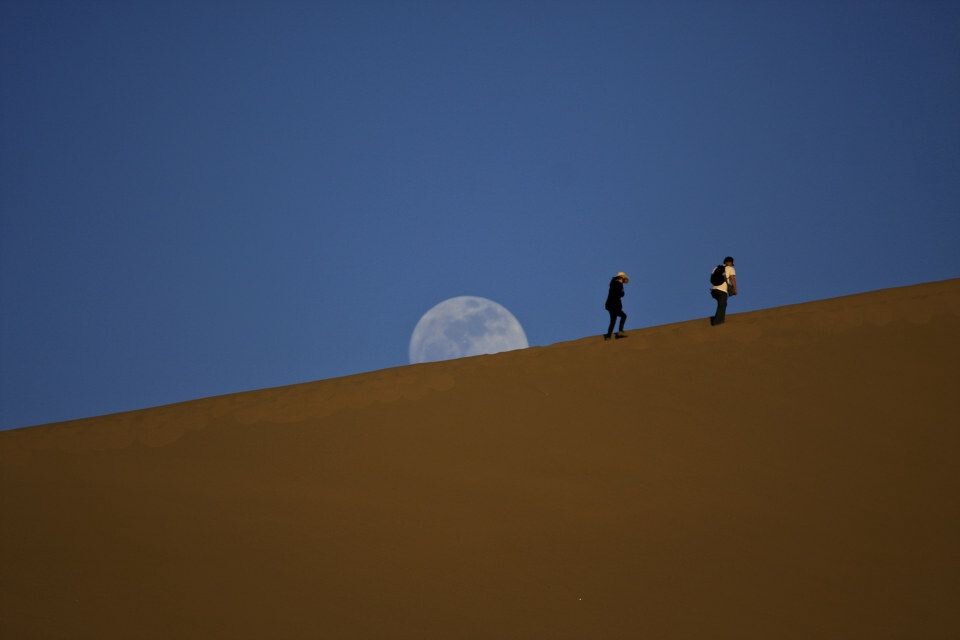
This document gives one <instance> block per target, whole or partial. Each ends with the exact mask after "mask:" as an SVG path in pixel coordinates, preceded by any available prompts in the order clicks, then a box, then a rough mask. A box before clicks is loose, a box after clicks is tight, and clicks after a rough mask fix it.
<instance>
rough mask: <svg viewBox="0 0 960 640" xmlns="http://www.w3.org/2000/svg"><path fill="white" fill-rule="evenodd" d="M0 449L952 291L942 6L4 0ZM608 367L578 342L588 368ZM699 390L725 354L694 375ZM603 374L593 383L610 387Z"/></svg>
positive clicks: (952, 202) (953, 27)
mask: <svg viewBox="0 0 960 640" xmlns="http://www.w3.org/2000/svg"><path fill="white" fill-rule="evenodd" d="M0 55H2V60H0V63H2V77H0V92H2V93H0V154H2V156H0V225H2V226H0V339H2V346H0V427H6V428H9V427H18V426H25V425H30V424H37V423H43V422H50V421H57V420H64V419H70V418H77V417H83V416H89V415H98V414H103V413H109V412H114V411H120V410H126V409H135V408H142V407H147V406H153V405H158V404H165V403H170V402H175V401H180V400H186V399H190V398H196V397H203V396H209V395H216V394H222V393H229V392H235V391H243V390H248V389H254V388H262V387H269V386H277V385H283V384H291V383H296V382H303V381H308V380H316V379H322V378H329V377H334V376H340V375H344V374H349V373H356V372H362V371H369V370H374V369H380V368H385V367H392V366H398V365H403V364H405V363H406V357H407V344H408V340H409V337H410V334H411V332H412V330H413V327H414V326H415V325H416V323H417V320H418V319H419V318H420V316H421V315H422V314H423V313H424V312H426V311H427V310H428V309H429V308H430V307H432V306H433V305H435V304H437V303H438V302H440V301H442V300H444V299H446V298H450V297H453V296H459V295H476V296H483V297H487V298H490V299H492V300H495V301H497V302H499V303H500V304H502V305H504V306H505V307H507V308H508V309H509V310H510V311H511V312H512V313H513V314H514V315H515V316H516V317H517V319H518V320H519V321H520V322H521V323H522V325H523V327H524V330H525V331H526V333H527V336H528V338H529V340H530V343H531V344H532V345H546V344H550V343H553V342H557V341H561V340H568V339H574V338H579V337H582V336H585V335H589V334H596V335H599V334H600V333H602V331H604V330H605V327H606V322H607V317H606V314H605V312H604V311H603V309H602V306H603V300H604V298H605V296H606V287H607V283H608V281H609V278H610V276H612V275H613V274H614V273H615V272H617V271H619V270H624V271H626V272H627V273H628V274H630V276H631V282H630V284H629V285H627V297H626V298H625V299H624V301H625V309H626V311H627V313H628V314H629V315H630V319H629V322H628V328H638V327H642V326H648V325H655V324H662V323H665V322H671V321H678V320H685V319H689V318H694V317H698V316H699V317H706V316H708V315H709V314H710V313H712V308H713V301H712V300H711V299H710V297H709V296H708V295H707V291H706V290H707V288H708V286H709V285H708V284H707V277H708V275H709V271H710V269H711V268H712V267H713V266H714V265H715V264H716V263H717V261H719V260H720V259H721V258H722V257H723V256H724V255H726V254H733V255H734V256H735V257H736V258H737V268H738V273H739V276H738V278H739V282H740V288H741V293H742V295H741V296H738V297H737V298H736V299H734V300H733V302H732V303H731V306H730V312H733V313H736V312H738V311H745V310H750V309H758V308H764V307H770V306H776V305H782V304H788V303H794V302H801V301H807V300H813V299H819V298H825V297H831V296H836V295H841V294H847V293H855V292H860V291H865V290H871V289H878V288H883V287H887V286H892V285H906V284H913V283H918V282H924V281H930V280H938V279H944V278H950V277H956V276H960V251H958V250H957V245H958V237H960V4H958V3H956V2H835V1H831V2H767V1H762V2H720V1H710V2H676V1H665V2H622V3H621V2H616V3H614V2H576V3H574V2H527V3H517V2H513V1H510V2H392V1H391V2H270V3H266V2H263V3H260V2H149V3H147V2H130V1H124V2H81V3H74V2H41V1H37V0H30V1H28V2H17V1H11V0H4V1H3V2H2V3H0ZM601 347H603V344H602V342H598V348H601ZM704 366H715V363H704ZM611 382H613V381H611Z"/></svg>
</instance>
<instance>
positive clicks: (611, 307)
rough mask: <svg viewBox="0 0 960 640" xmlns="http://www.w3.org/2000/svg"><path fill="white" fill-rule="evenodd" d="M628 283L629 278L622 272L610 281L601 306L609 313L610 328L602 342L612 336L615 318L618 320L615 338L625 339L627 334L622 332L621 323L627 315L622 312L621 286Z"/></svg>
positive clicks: (625, 319)
mask: <svg viewBox="0 0 960 640" xmlns="http://www.w3.org/2000/svg"><path fill="white" fill-rule="evenodd" d="M628 282H630V278H628V277H627V274H625V273H624V272H623V271H621V272H620V273H618V274H617V275H615V276H613V278H612V279H611V280H610V291H609V293H607V302H606V304H604V305H603V308H604V309H606V310H607V312H609V313H610V326H609V327H607V332H606V333H605V334H603V339H604V340H609V339H610V336H611V334H613V325H614V324H616V322H617V318H620V330H619V331H617V335H616V338H617V339H618V340H619V339H620V338H626V337H627V334H625V333H624V332H623V323H624V322H626V321H627V314H625V313H624V312H623V301H622V300H621V298H623V285H625V284H627V283H628Z"/></svg>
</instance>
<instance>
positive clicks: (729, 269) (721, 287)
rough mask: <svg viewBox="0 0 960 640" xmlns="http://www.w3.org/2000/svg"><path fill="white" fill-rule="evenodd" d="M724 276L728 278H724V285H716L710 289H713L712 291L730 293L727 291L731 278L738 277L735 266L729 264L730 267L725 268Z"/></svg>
mask: <svg viewBox="0 0 960 640" xmlns="http://www.w3.org/2000/svg"><path fill="white" fill-rule="evenodd" d="M710 273H713V270H712V269H711V271H710ZM723 275H724V276H726V277H725V278H724V281H723V283H722V284H715V285H713V286H712V287H710V288H711V289H719V290H720V291H723V292H724V293H728V291H727V283H728V282H730V277H731V276H735V275H737V270H736V269H734V268H733V265H730V264H728V265H726V266H724V267H723Z"/></svg>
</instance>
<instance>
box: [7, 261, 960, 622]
mask: <svg viewBox="0 0 960 640" xmlns="http://www.w3.org/2000/svg"><path fill="white" fill-rule="evenodd" d="M958 365H960V280H950V281H946V282H939V283H932V284H926V285H919V286H914V287H906V288H899V289H889V290H884V291H879V292H873V293H868V294H863V295H857V296H849V297H844V298H838V299H834V300H826V301H821V302H815V303H809V304H802V305H795V306H790V307H782V308H777V309H770V310H765V311H758V312H753V313H746V314H735V315H732V316H729V319H728V323H727V324H726V325H724V326H723V327H718V328H711V327H710V326H708V324H707V322H706V320H705V319H698V320H696V321H691V322H685V323H679V324H674V325H668V326H661V327H654V328H650V329H645V330H639V331H634V332H631V334H630V338H629V339H627V340H620V341H616V342H609V343H605V342H603V341H602V340H601V339H600V338H599V337H598V336H594V337H590V338H585V339H582V340H576V341H572V342H567V343H562V344H557V345H553V346H550V347H545V348H532V349H528V350H524V351H517V352H510V353H504V354H498V355H494V356H483V357H476V358H467V359H462V360H456V361H449V362H441V363H433V364H426V365H417V366H410V367H402V368H398V369H391V370H385V371H377V372H373V373H369V374H364V375H359V376H353V377H348V378H341V379H336V380H326V381H322V382H317V383H311V384H303V385H297V386H291V387H284V388H277V389H267V390H263V391H257V392H252V393H244V394H237V395H232V396H224V397H217V398H209V399H204V400H198V401H193V402H188V403H183V404H178V405H172V406H168V407H161V408H157V409H149V410H144V411H137V412H132V413H125V414H118V415H112V416H105V417H100V418H94V419H88V420H79V421H74V422H68V423H60V424H54V425H48V426H43V427H34V428H30V429H22V430H17V431H10V432H4V433H0V473H2V476H0V481H2V493H0V507H2V522H0V554H2V555H0V560H2V568H0V580H2V583H0V635H2V637H4V638H11V639H12V638H164V639H167V638H210V637H218V638H311V639H313V638H337V639H339V638H497V639H504V638H551V639H553V638H641V637H642V638H805V639H806V638H870V639H876V638H892V637H897V638H952V637H957V636H958V635H960V622H958V618H957V615H956V613H955V606H956V603H957V601H958V599H960V577H958V576H960V543H958V541H960V501H958V496H960V475H958V473H957V460H958V457H960V451H958V444H960V429H958V426H960V420H958V418H957V417H956V413H957V404H956V399H957V397H958V385H957V382H956V379H957V370H958Z"/></svg>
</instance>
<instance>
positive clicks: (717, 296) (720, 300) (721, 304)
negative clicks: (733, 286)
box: [710, 289, 727, 325]
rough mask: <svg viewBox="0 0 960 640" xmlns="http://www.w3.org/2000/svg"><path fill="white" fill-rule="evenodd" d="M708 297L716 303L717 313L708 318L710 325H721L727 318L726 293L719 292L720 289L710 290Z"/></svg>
mask: <svg viewBox="0 0 960 640" xmlns="http://www.w3.org/2000/svg"><path fill="white" fill-rule="evenodd" d="M710 295H711V296H713V299H714V300H716V301H717V312H716V313H715V314H713V317H712V318H710V324H711V325H718V324H723V322H724V320H725V319H726V317H727V292H726V291H720V289H710Z"/></svg>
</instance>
